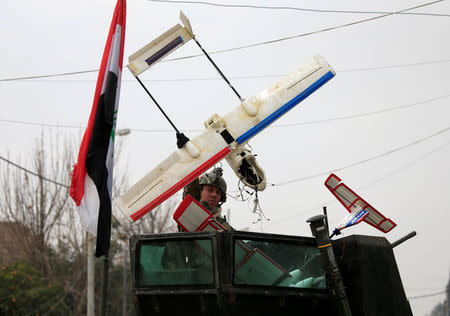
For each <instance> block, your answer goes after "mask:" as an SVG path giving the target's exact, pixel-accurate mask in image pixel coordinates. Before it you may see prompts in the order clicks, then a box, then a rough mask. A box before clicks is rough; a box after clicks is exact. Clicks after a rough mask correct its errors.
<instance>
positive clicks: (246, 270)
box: [234, 240, 326, 289]
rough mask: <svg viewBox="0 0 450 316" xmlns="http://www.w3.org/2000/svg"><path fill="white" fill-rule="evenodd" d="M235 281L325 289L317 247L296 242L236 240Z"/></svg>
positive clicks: (237, 282) (250, 283)
mask: <svg viewBox="0 0 450 316" xmlns="http://www.w3.org/2000/svg"><path fill="white" fill-rule="evenodd" d="M234 282H235V283H236V284H248V285H266V286H268V285H270V286H280V287H296V288H316V289H324V288H326V283H325V274H324V272H323V270H322V267H321V265H320V261H319V258H318V249H317V248H316V247H314V246H306V245H299V244H297V243H293V242H282V241H256V240H235V244H234Z"/></svg>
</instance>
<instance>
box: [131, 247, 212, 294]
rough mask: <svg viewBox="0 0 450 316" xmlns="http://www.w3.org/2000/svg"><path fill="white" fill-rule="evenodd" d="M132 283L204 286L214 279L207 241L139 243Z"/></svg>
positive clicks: (210, 252)
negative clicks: (133, 281)
mask: <svg viewBox="0 0 450 316" xmlns="http://www.w3.org/2000/svg"><path fill="white" fill-rule="evenodd" d="M139 251H140V253H139V256H138V262H137V265H136V283H137V284H136V285H137V286H138V287H146V286H164V285H206V284H212V283H213V282H214V269H213V260H212V256H211V254H212V246H211V240H209V239H205V240H173V241H152V242H149V243H142V244H141V246H140V248H139Z"/></svg>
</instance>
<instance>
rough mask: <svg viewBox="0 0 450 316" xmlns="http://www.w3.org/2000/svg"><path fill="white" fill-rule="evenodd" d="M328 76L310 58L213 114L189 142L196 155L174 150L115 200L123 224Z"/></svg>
mask: <svg viewBox="0 0 450 316" xmlns="http://www.w3.org/2000/svg"><path fill="white" fill-rule="evenodd" d="M334 75H335V72H334V70H333V69H332V68H331V66H330V65H329V64H328V62H327V61H326V60H325V59H324V58H322V57H321V56H315V57H314V58H313V59H312V60H311V61H310V62H309V63H307V64H306V65H304V66H302V67H299V68H298V69H297V70H295V71H294V72H292V73H291V74H289V75H288V76H286V77H285V78H283V79H281V80H280V81H279V82H277V83H275V84H274V85H273V86H271V87H270V88H268V89H266V90H264V91H262V92H260V93H259V94H257V95H256V96H253V97H251V98H249V99H247V100H245V101H244V102H242V103H241V104H240V105H239V106H238V107H236V108H235V109H234V110H233V111H231V112H229V113H228V114H225V115H224V116H223V117H220V116H218V115H213V116H212V117H211V119H210V120H208V121H207V122H205V123H206V126H207V128H206V130H205V131H203V132H202V133H201V134H200V135H198V136H196V137H195V138H192V139H191V140H190V143H191V144H192V145H193V146H194V147H195V149H196V151H195V152H196V155H193V154H192V152H193V151H192V150H190V151H188V149H187V146H184V147H182V148H181V149H178V150H176V151H175V152H174V153H173V154H171V155H170V156H169V157H167V158H166V159H165V160H164V161H162V162H161V163H160V164H159V165H158V166H156V168H154V169H153V170H152V171H150V172H149V173H148V174H147V175H146V176H144V177H143V178H142V179H141V180H139V181H138V182H137V183H136V184H135V185H133V186H132V187H131V188H130V189H129V190H128V191H127V192H125V193H124V194H123V195H122V196H121V197H120V198H119V199H117V200H116V204H117V206H118V207H119V209H120V210H121V211H122V213H123V214H124V215H125V217H127V218H128V219H129V220H131V221H136V220H138V219H139V218H140V217H142V216H143V215H144V214H146V213H147V212H149V211H151V210H152V209H153V208H155V207H156V206H158V205H159V204H160V203H162V202H164V201H165V200H166V199H167V198H169V197H170V196H171V195H173V194H175V193H176V192H177V191H178V190H180V189H181V188H183V187H184V186H185V185H187V184H188V183H189V182H191V181H192V180H194V179H195V178H196V177H198V176H199V175H201V174H202V173H204V172H205V171H206V170H208V169H209V168H210V167H212V166H213V165H214V164H216V163H217V162H218V161H220V160H221V159H223V158H225V157H226V156H227V155H228V154H229V153H230V152H231V151H232V150H234V149H235V148H237V147H238V145H240V144H245V143H247V142H248V140H249V139H250V138H252V137H253V136H255V135H256V134H258V133H259V132H261V131H262V130H263V129H265V128H266V127H267V126H269V125H270V124H272V123H273V122H274V121H275V120H277V119H278V118H280V117H281V116H282V115H284V114H285V113H286V112H288V111H289V110H290V109H292V108H293V107H294V106H295V105H297V104H298V103H299V102H301V101H302V100H304V99H305V98H306V97H308V96H309V95H310V94H311V93H313V92H314V91H316V90H317V89H318V88H320V87H321V86H322V85H323V84H325V83H326V82H327V81H329V80H330V79H331V78H332V77H334ZM275 145H276V144H274V146H275Z"/></svg>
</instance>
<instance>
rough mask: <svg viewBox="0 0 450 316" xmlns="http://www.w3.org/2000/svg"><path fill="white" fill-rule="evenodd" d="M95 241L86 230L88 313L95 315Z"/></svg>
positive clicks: (88, 315) (89, 315) (88, 314)
mask: <svg viewBox="0 0 450 316" xmlns="http://www.w3.org/2000/svg"><path fill="white" fill-rule="evenodd" d="M94 243H95V239H94V236H92V235H91V234H90V233H89V232H86V244H87V306H86V315H87V316H95V295H94V287H95V283H94V282H95V274H94Z"/></svg>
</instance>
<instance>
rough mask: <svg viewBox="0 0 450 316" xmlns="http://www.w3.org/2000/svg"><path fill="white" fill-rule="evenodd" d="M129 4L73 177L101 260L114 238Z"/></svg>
mask: <svg viewBox="0 0 450 316" xmlns="http://www.w3.org/2000/svg"><path fill="white" fill-rule="evenodd" d="M125 21H126V0H117V4H116V8H115V10H114V16H113V19H112V22H111V27H110V29H109V34H108V39H107V41H106V45H105V50H104V52H103V58H102V64H101V67H100V71H99V74H98V78H97V86H96V88H95V95H94V103H93V105H92V110H91V114H90V116H89V122H88V126H87V128H86V131H85V132H84V136H83V140H82V142H81V146H80V152H79V154H78V162H77V163H76V165H75V166H74V169H73V173H72V183H71V185H70V196H71V197H72V198H73V200H74V201H75V203H76V204H77V206H78V211H79V213H80V216H81V219H82V221H83V227H84V228H85V229H86V230H87V231H88V232H90V233H91V234H93V235H94V236H97V247H96V251H95V255H96V256H97V257H100V256H103V255H107V254H108V252H109V243H110V238H111V201H112V194H111V192H112V178H113V153H114V131H115V126H116V119H117V110H118V105H119V94H120V81H121V75H122V60H123V46H124V41H125Z"/></svg>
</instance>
